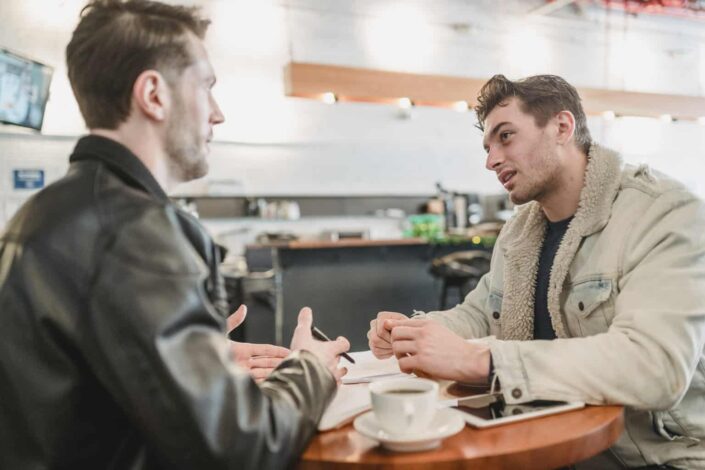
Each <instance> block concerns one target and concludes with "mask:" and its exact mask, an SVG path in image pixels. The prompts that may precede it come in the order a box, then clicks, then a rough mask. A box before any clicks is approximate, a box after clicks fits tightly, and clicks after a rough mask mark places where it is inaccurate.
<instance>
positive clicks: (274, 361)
mask: <svg viewBox="0 0 705 470" xmlns="http://www.w3.org/2000/svg"><path fill="white" fill-rule="evenodd" d="M281 363H282V359H281V358H279V357H252V358H250V361H249V366H250V369H276V368H277V367H278V366H279V364H281Z"/></svg>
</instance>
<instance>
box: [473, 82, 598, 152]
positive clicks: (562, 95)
mask: <svg viewBox="0 0 705 470" xmlns="http://www.w3.org/2000/svg"><path fill="white" fill-rule="evenodd" d="M512 97H517V98H518V99H519V103H520V107H521V110H522V111H523V112H525V113H527V114H530V115H531V116H533V117H534V121H535V122H536V125H537V126H539V127H544V126H545V125H546V123H548V121H549V119H551V118H552V117H554V116H555V115H556V114H558V113H559V112H561V111H564V110H568V111H570V112H571V113H573V116H574V117H575V142H576V144H577V145H578V148H580V149H581V150H582V151H583V152H585V154H587V153H588V152H589V151H590V144H591V142H592V138H591V137H590V130H589V129H588V127H587V118H586V117H585V111H584V110H583V105H582V104H581V103H580V95H578V91H577V90H576V89H575V87H574V86H573V85H571V84H570V83H568V82H566V81H565V80H563V79H562V78H561V77H558V76H556V75H534V76H533V77H528V78H524V79H522V80H517V81H512V80H509V79H508V78H507V77H505V76H504V75H495V76H494V77H492V78H490V80H489V81H488V82H487V83H485V84H484V85H483V86H482V89H481V90H480V95H479V96H478V98H477V101H478V103H479V104H478V105H477V107H476V108H475V115H476V116H477V127H478V128H479V129H480V130H481V131H484V130H485V120H486V119H487V115H488V114H490V112H492V110H493V109H494V108H495V107H497V106H501V105H502V103H503V102H504V101H506V100H507V99H509V98H512Z"/></svg>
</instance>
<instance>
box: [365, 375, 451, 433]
mask: <svg viewBox="0 0 705 470" xmlns="http://www.w3.org/2000/svg"><path fill="white" fill-rule="evenodd" d="M370 396H371V399H372V411H373V412H374V414H375V418H376V420H377V423H378V424H379V426H380V427H381V428H382V429H383V430H384V431H386V432H387V433H388V434H391V435H404V434H414V433H418V432H420V431H424V430H425V429H426V428H427V427H428V425H429V424H430V423H431V421H432V420H433V418H434V416H435V415H436V407H437V402H438V384H437V383H436V382H434V381H433V380H428V379H419V378H404V379H392V380H381V381H378V382H372V383H371V384H370Z"/></svg>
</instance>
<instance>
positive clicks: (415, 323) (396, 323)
mask: <svg viewBox="0 0 705 470" xmlns="http://www.w3.org/2000/svg"><path fill="white" fill-rule="evenodd" d="M387 321H388V322H389V324H390V328H391V329H394V328H397V327H400V326H408V327H410V328H423V327H424V326H426V325H428V322H429V320H426V319H419V320H408V319H407V320H387Z"/></svg>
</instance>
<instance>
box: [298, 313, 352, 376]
mask: <svg viewBox="0 0 705 470" xmlns="http://www.w3.org/2000/svg"><path fill="white" fill-rule="evenodd" d="M311 325H313V312H311V309H310V308H308V307H304V308H302V309H301V311H300V312H299V320H298V324H297V325H296V329H295V330H294V336H293V337H292V338H291V349H292V350H293V351H297V350H300V349H304V350H306V351H309V352H311V353H313V354H314V355H315V356H316V357H318V358H319V359H320V360H321V362H323V364H325V366H326V367H327V368H328V370H329V371H330V372H331V374H333V377H335V380H336V382H338V383H340V379H341V378H342V377H343V376H344V375H345V374H346V373H347V371H348V370H347V369H346V368H345V367H340V368H339V367H338V362H339V360H340V359H339V357H338V356H339V355H340V354H341V353H344V352H346V351H348V350H349V349H350V342H348V340H347V339H345V338H343V337H342V336H338V338H337V339H336V340H335V341H318V340H316V339H314V338H313V336H312V335H311Z"/></svg>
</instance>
